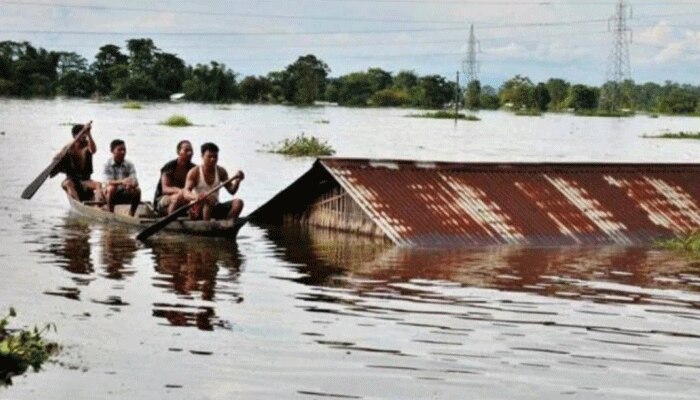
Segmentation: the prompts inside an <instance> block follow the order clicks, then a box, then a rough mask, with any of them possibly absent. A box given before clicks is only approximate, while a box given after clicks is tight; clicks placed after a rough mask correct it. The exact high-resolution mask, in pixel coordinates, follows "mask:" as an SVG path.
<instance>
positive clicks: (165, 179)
mask: <svg viewBox="0 0 700 400" xmlns="http://www.w3.org/2000/svg"><path fill="white" fill-rule="evenodd" d="M187 175H188V176H189V172H188V173H187ZM160 186H161V188H162V189H163V194H167V195H170V194H177V193H180V192H181V191H183V190H184V189H181V188H179V187H177V186H174V185H173V180H172V179H170V172H163V173H162V174H161V175H160Z"/></svg>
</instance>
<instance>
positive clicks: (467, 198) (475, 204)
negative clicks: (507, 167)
mask: <svg viewBox="0 0 700 400" xmlns="http://www.w3.org/2000/svg"><path fill="white" fill-rule="evenodd" d="M439 176H440V178H441V179H442V180H443V181H444V182H445V183H447V185H448V186H449V187H450V188H451V189H452V190H454V191H455V193H457V195H458V196H459V200H461V201H459V202H458V203H457V206H458V207H460V208H462V209H463V210H464V211H465V212H466V213H467V214H469V216H471V217H472V219H474V220H475V221H476V222H477V223H478V224H479V225H481V226H482V228H483V229H484V231H486V232H488V235H489V236H491V237H493V238H494V239H496V240H498V238H495V237H494V235H493V234H492V232H493V231H495V232H496V233H497V234H498V235H499V236H500V238H501V239H503V241H505V242H506V243H508V244H526V243H527V240H526V239H525V236H524V235H523V234H522V233H521V232H520V231H519V230H518V228H516V227H515V226H513V225H511V224H510V218H509V217H508V216H507V215H506V214H505V213H504V212H503V210H502V209H501V207H499V206H498V204H496V203H494V202H493V201H491V200H490V199H489V198H488V197H487V196H486V194H485V193H484V192H483V191H481V190H480V189H478V188H475V187H472V186H470V185H467V184H464V183H462V182H459V181H458V180H456V179H454V178H453V177H451V176H448V175H444V174H439Z"/></svg>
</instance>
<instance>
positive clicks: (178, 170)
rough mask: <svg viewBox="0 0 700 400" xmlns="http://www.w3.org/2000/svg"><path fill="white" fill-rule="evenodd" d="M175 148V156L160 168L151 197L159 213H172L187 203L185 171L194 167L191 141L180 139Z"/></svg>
mask: <svg viewBox="0 0 700 400" xmlns="http://www.w3.org/2000/svg"><path fill="white" fill-rule="evenodd" d="M176 149H177V158H176V159H174V160H170V161H168V162H167V163H165V165H163V168H161V169H160V180H159V181H158V186H156V194H155V196H154V197H153V205H154V206H155V208H156V211H158V212H159V213H161V214H172V213H173V211H175V210H177V209H178V208H179V207H180V206H184V205H185V204H187V199H186V198H185V190H184V189H185V182H186V180H187V173H188V172H189V171H190V170H191V169H192V168H194V167H195V165H194V164H193V163H192V153H193V151H192V143H190V141H189V140H181V141H180V142H179V143H178V144H177V147H176Z"/></svg>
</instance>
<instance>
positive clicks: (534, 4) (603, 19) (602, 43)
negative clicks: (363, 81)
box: [0, 0, 700, 87]
mask: <svg viewBox="0 0 700 400" xmlns="http://www.w3.org/2000/svg"><path fill="white" fill-rule="evenodd" d="M618 1H619V0H589V1H585V0H434V1H428V0H251V1H248V0H241V1H224V0H220V1H216V0H197V1H191V0H188V1H179V0H161V1H144V0H140V1H134V0H95V1H87V0H35V1H27V0H13V1H10V0H8V1H6V0H0V41H1V40H14V41H29V42H31V43H32V44H33V45H34V46H37V47H42V48H45V49H47V50H54V51H73V52H76V53H78V54H80V55H82V56H84V57H85V58H86V59H87V60H88V62H92V61H94V56H95V54H96V53H97V51H98V49H99V47H100V46H103V45H105V44H115V45H118V46H121V47H124V46H125V43H126V40H128V39H131V38H144V37H148V38H151V39H153V41H154V42H155V45H156V46H157V47H158V48H159V49H161V50H162V51H165V52H168V53H174V54H177V55H178V56H179V57H181V58H182V59H183V60H184V61H185V62H186V63H188V64H191V65H195V64H198V63H208V62H210V61H217V62H220V63H224V64H225V65H226V66H227V67H228V68H231V69H232V70H233V71H235V72H236V73H238V74H239V76H240V77H241V78H242V77H244V76H247V75H266V74H267V73H268V72H270V71H278V70H282V69H284V68H285V67H286V66H287V65H289V64H291V63H293V62H294V60H296V59H297V58H298V57H299V56H302V55H306V54H314V55H315V56H316V57H318V58H320V59H321V60H323V61H324V62H326V63H327V64H328V66H329V67H330V69H331V74H330V75H331V76H335V77H337V76H340V75H344V74H347V73H350V72H356V71H364V70H367V69H368V68H373V67H377V68H382V69H384V70H386V71H389V72H392V73H394V74H395V73H397V72H399V71H402V70H410V71H414V72H416V73H417V74H419V75H428V74H439V75H442V76H444V77H446V78H448V79H455V76H456V73H457V72H458V71H459V73H460V74H462V76H463V61H464V60H465V58H466V54H467V49H468V47H467V43H468V38H469V28H470V26H471V25H473V26H474V32H475V36H476V40H477V46H476V49H477V53H476V59H477V61H478V63H479V69H478V76H477V77H478V78H479V79H480V80H481V82H482V84H489V85H492V86H494V87H498V86H499V85H500V84H501V83H502V82H503V81H505V80H507V79H509V78H511V77H513V76H515V75H516V74H519V75H523V76H527V77H529V78H530V79H531V80H532V81H533V82H539V81H546V80H547V79H549V78H552V77H556V78H563V79H565V80H567V81H570V82H574V83H584V84H589V85H600V84H602V83H603V82H605V81H606V80H607V77H608V76H609V72H610V71H609V67H608V65H609V60H610V54H611V51H612V48H613V44H614V38H615V35H614V28H615V26H616V24H615V23H614V20H613V18H612V17H613V15H614V14H615V13H616V7H617V4H618ZM625 4H626V5H627V7H626V8H625V10H626V13H625V20H626V26H627V28H629V30H630V32H629V33H628V34H627V35H626V36H625V37H626V38H627V40H629V44H628V51H629V63H630V72H631V78H632V79H634V80H635V81H636V82H638V83H643V82H648V81H651V82H657V83H663V82H664V81H667V80H670V81H674V82H680V83H689V84H692V85H698V84H700V23H699V22H697V21H698V19H699V18H700V0H666V1H662V0H626V1H625ZM627 40H625V43H627ZM124 52H126V50H125V49H124ZM462 79H463V78H462ZM462 83H463V81H462Z"/></svg>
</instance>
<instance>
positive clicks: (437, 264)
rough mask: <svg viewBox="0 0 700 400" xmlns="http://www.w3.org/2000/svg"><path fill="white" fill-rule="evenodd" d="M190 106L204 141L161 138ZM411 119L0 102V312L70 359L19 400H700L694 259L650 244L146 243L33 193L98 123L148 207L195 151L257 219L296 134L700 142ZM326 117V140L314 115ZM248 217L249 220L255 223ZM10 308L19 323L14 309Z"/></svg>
mask: <svg viewBox="0 0 700 400" xmlns="http://www.w3.org/2000/svg"><path fill="white" fill-rule="evenodd" d="M175 112H180V113H184V114H185V115H187V116H188V117H190V118H191V119H192V120H193V121H194V122H195V123H198V124H200V126H196V127H192V128H187V129H184V130H177V129H169V128H165V127H162V126H159V125H157V122H158V121H160V120H162V119H164V118H165V117H167V116H168V115H170V114H172V113H175ZM407 113H408V112H407V111H404V110H347V109H340V108H318V109H292V108H282V107H252V106H251V107H248V106H246V107H243V106H233V107H231V109H229V110H221V109H217V108H216V107H215V106H206V105H187V104H176V105H170V104H162V105H150V106H147V108H146V109H145V110H141V111H129V110H122V109H120V108H119V106H118V105H116V104H104V103H103V104H92V103H88V102H73V101H70V102H66V101H64V102H61V101H49V102H38V101H32V102H22V101H0V131H3V132H5V134H4V135H0V143H2V149H3V150H4V151H2V152H0V160H1V161H2V165H3V172H2V173H0V186H2V187H5V188H6V191H5V192H4V193H2V194H0V199H1V202H0V210H1V211H2V213H0V232H2V244H1V245H0V266H1V267H2V275H1V277H0V308H2V309H6V308H7V307H9V306H10V305H12V306H14V307H15V308H17V310H18V312H19V317H18V318H17V319H16V320H15V322H16V323H19V324H26V325H34V324H41V323H44V322H54V323H55V324H56V325H57V327H58V332H57V333H55V334H53V333H52V334H51V338H52V339H54V340H56V341H58V342H60V343H61V344H62V345H63V350H62V352H61V353H60V354H59V355H58V356H57V357H56V362H55V363H52V364H49V365H47V366H46V368H45V370H44V371H42V372H40V373H28V374H26V375H25V376H23V377H19V378H15V380H14V385H13V386H11V387H9V388H2V389H0V398H10V399H35V398H53V399H96V398H100V399H102V398H109V399H123V398H144V399H145V398H164V397H168V398H188V399H193V398H195V399H218V398H245V399H251V398H265V399H267V398H362V399H372V398H390V399H408V398H415V399H425V398H440V399H443V398H445V399H447V398H449V399H463V398H478V399H503V398H531V399H560V398H580V399H590V398H610V399H613V398H614V399H648V398H663V399H697V398H698V397H699V396H700V388H699V386H698V383H699V378H698V377H700V260H694V259H692V258H688V257H685V256H682V255H678V254H674V253H670V252H666V251H660V250H655V249H650V248H624V247H604V248H600V247H598V248H559V249H527V248H514V247H498V248H485V249H471V250H464V251H449V252H448V251H435V250H406V249H403V250H402V249H395V248H387V247H384V246H381V245H378V244H376V243H372V242H367V241H361V240H357V239H352V238H348V237H346V236H344V235H339V234H337V233H332V232H328V231H322V230H300V229H284V230H282V229H278V228H270V227H258V226H250V225H247V226H245V227H244V228H243V229H242V230H241V233H240V237H239V238H238V240H237V241H236V242H232V241H228V240H217V239H205V238H191V237H183V236H177V235H159V236H158V237H157V239H156V240H154V241H153V242H151V243H149V244H148V245H142V244H140V243H138V242H137V241H135V239H134V236H135V232H133V231H130V230H128V229H124V228H122V227H119V226H110V225H105V224H102V223H95V222H90V221H87V220H84V219H81V218H78V217H75V216H72V215H71V214H70V212H69V211H68V204H67V201H66V200H65V199H64V197H63V195H62V193H61V190H60V189H59V188H58V181H56V180H52V181H49V182H47V183H46V184H45V185H44V187H42V188H41V190H40V191H39V192H38V193H37V195H36V196H35V198H34V199H32V200H31V201H24V200H20V199H19V193H20V192H21V190H22V189H23V188H24V187H25V186H26V184H28V183H29V182H30V181H31V180H32V179H33V177H34V176H35V175H36V174H37V173H38V172H39V171H40V170H41V169H42V168H43V166H44V165H45V164H46V163H47V162H48V158H49V157H50V155H51V154H52V152H54V151H56V150H57V149H58V148H59V147H60V146H61V145H62V144H63V143H65V142H66V141H67V138H68V133H67V131H68V129H69V127H68V126H63V125H60V124H61V123H64V122H67V121H76V120H81V121H82V120H87V119H93V120H95V136H96V139H97V141H98V145H99V146H100V152H98V155H97V156H96V165H98V166H99V165H101V163H102V162H103V161H104V160H106V158H107V151H106V150H105V148H106V146H107V144H108V142H109V141H110V140H111V139H112V138H114V137H117V136H121V137H123V138H124V139H126V141H127V147H128V149H129V154H127V157H128V158H131V159H132V160H133V161H134V162H135V163H136V166H137V169H138V171H139V176H140V180H141V184H142V186H143V187H144V189H145V192H147V193H150V192H151V191H152V190H153V187H154V183H155V180H156V179H157V169H158V167H160V165H161V164H162V163H164V162H165V161H167V160H168V159H169V158H171V157H172V156H173V155H174V145H175V143H176V142H177V141H178V140H179V139H181V138H183V137H188V138H190V139H192V140H193V141H194V142H195V143H196V144H199V143H201V142H202V141H204V140H206V139H211V140H214V141H216V142H217V143H218V144H219V145H220V147H222V153H221V161H222V164H223V165H225V166H228V167H230V168H239V167H240V168H242V169H244V170H245V171H246V175H247V179H246V181H244V185H243V186H242V189H241V195H242V196H243V197H244V198H245V200H246V201H247V203H248V210H247V211H248V212H249V211H251V210H252V209H253V208H255V207H257V206H258V205H260V204H262V202H264V201H265V200H267V199H268V198H270V197H271V196H272V195H274V194H275V193H277V191H279V190H281V189H282V188H284V187H285V186H286V185H288V184H289V183H290V182H291V181H292V180H293V179H295V178H296V177H298V176H299V175H300V174H301V173H303V172H304V171H306V169H307V168H308V167H309V166H310V164H311V162H312V160H311V159H301V160H296V159H288V158H285V157H280V156H277V155H271V154H267V153H262V152H258V151H257V150H259V149H260V148H261V147H262V144H265V143H269V142H271V141H276V140H281V139H283V138H285V137H291V136H294V135H297V134H299V133H301V131H304V132H306V133H307V134H314V135H317V136H322V137H323V138H326V139H328V140H329V142H330V143H331V144H332V145H333V146H334V147H335V148H336V149H337V150H338V155H340V156H363V157H365V156H366V157H389V158H391V157H398V158H420V159H446V160H459V161H467V160H485V159H486V160H509V161H511V160H572V159H574V160H588V159H592V160H611V161H618V160H626V161H694V159H695V156H696V155H697V154H698V151H699V150H700V143H695V142H675V141H673V142H667V141H650V140H644V139H641V138H639V137H638V136H639V135H641V134H642V133H657V132H660V131H662V130H663V129H665V128H668V129H672V130H686V131H688V130H700V120H695V119H685V118H679V119H670V118H663V117H662V118H659V119H646V118H645V117H637V118H635V119H631V120H606V119H581V118H572V117H568V116H551V117H550V116H548V117H546V118H527V119H523V118H515V117H512V116H509V115H504V114H501V113H488V114H485V115H484V116H483V117H482V121H481V122H479V123H477V124H476V125H475V124H471V125H468V124H461V123H460V125H458V126H457V127H455V126H454V125H453V123H452V122H451V121H424V120H415V119H407V118H403V117H402V116H403V115H405V114H407ZM319 120H330V124H318V123H315V121H319ZM244 213H245V212H244ZM2 312H3V313H4V311H2Z"/></svg>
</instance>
